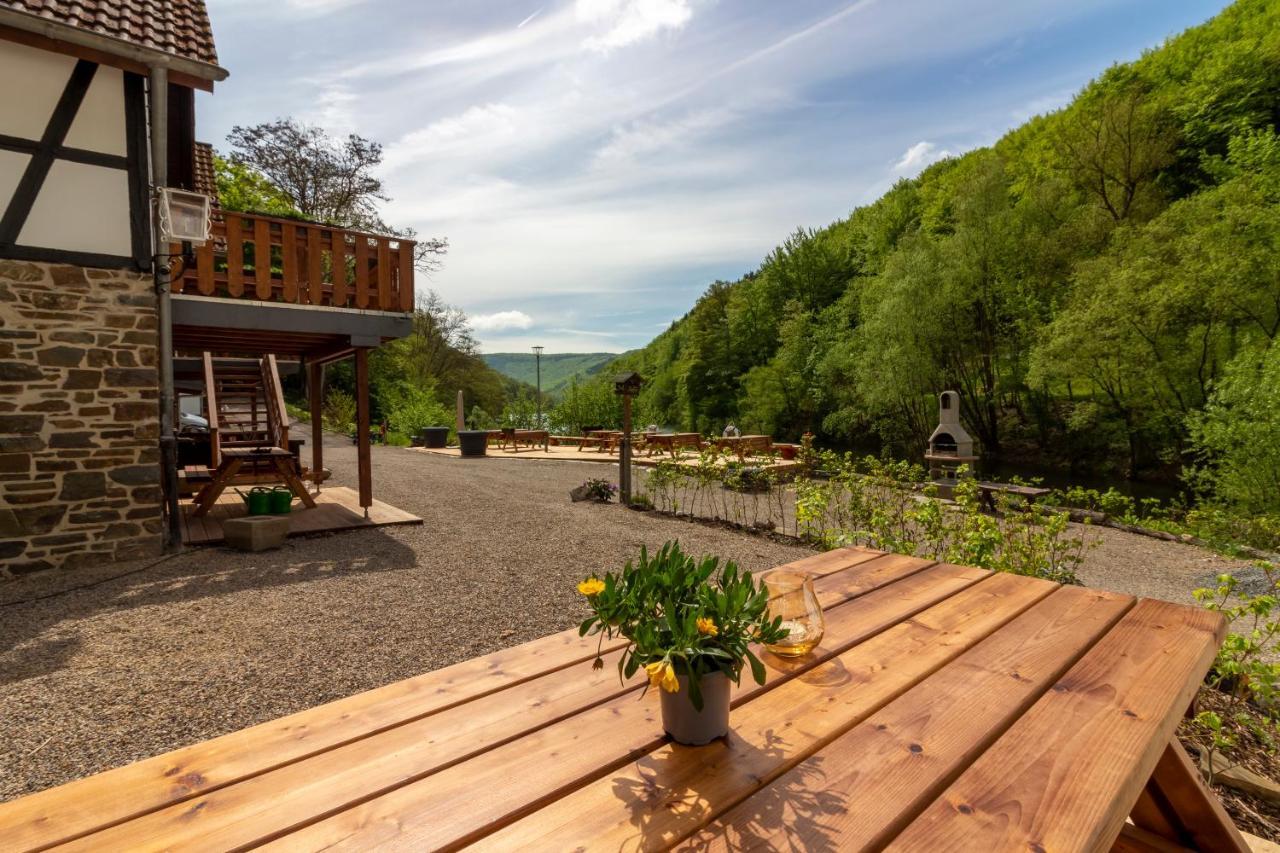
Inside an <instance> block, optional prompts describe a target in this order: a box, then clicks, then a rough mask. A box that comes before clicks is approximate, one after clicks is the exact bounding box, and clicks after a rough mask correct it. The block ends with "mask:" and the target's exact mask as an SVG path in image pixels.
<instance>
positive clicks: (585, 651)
mask: <svg viewBox="0 0 1280 853" xmlns="http://www.w3.org/2000/svg"><path fill="white" fill-rule="evenodd" d="M185 515H186V516H187V518H188V521H189V523H191V522H192V520H191V519H190V516H189V514H185ZM199 521H200V523H210V524H213V523H216V521H212V520H210V519H199ZM885 563H891V564H893V565H900V566H902V571H904V572H905V571H907V569H909V568H911V565H912V563H911V561H910V560H909V559H908V560H907V563H906V564H902V563H901V562H900V561H899V560H897V559H894V558H892V556H891V555H885V554H882V553H880V552H877V551H870V550H867V549H860V548H842V549H837V550H834V551H828V552H825V553H822V554H816V555H814V556H813V557H807V558H804V559H802V560H798V561H796V562H795V563H793V564H789V566H791V567H795V568H800V569H805V570H808V571H812V572H814V573H815V575H818V576H825V575H830V574H833V573H836V572H841V571H843V570H845V569H854V568H856V567H859V566H863V565H865V564H871V565H870V567H869V568H868V569H867V571H868V572H870V573H873V574H881V575H882V574H884V573H886V572H887V571H888V570H887V569H885V568H884V564H885ZM915 564H918V565H927V563H924V562H922V561H916V562H915ZM841 583H842V584H845V583H856V581H853V580H842V581H841ZM597 643H598V638H596V637H579V636H578V632H577V631H576V630H569V631H563V632H561V633H559V634H553V635H551V636H549V637H542V638H540V639H537V640H533V641H531V642H529V643H524V644H522V645H520V646H515V647H513V648H510V649H504V650H502V651H499V652H495V653H493V654H491V655H487V656H485V657H480V658H475V659H473V660H469V661H464V662H462V663H459V664H455V665H453V666H450V667H446V668H444V669H440V670H436V671H434V672H430V673H426V674H424V675H421V676H416V677H414V678H410V679H406V680H404V681H400V682H396V683H394V684H389V685H386V686H385V687H380V688H377V689H374V690H370V691H366V692H364V693H361V694H357V695H355V696H350V697H347V698H345V699H339V700H336V701H334V702H330V703H328V704H325V705H320V706H318V707H315V708H311V709H308V710H306V711H302V712H299V713H297V714H293V715H290V716H288V717H283V718H281V719H279V720H273V721H271V722H267V723H263V724H261V725H258V726H252V727H250V728H248V729H245V730H243V731H239V732H234V733H231V734H228V735H224V736H222V737H219V738H214V739H212V740H209V741H205V742H203V743H198V744H193V745H192V746H189V747H184V748H182V749H179V750H176V751H174V752H170V753H166V754H164V755H160V756H156V757H154V758H150V759H145V760H143V761H139V762H136V763H134V764H130V765H127V766H125V767H120V768H116V769H114V770H108V771H106V772H104V773H100V774H97V775H95V776H91V777H88V778H85V779H79V780H76V781H74V782H70V783H67V784H66V785H62V786H59V787H57V788H52V789H49V790H46V791H41V792H38V793H36V794H32V795H29V796H27V797H23V798H21V799H18V800H14V801H11V802H8V803H0V850H5V849H26V848H32V847H43V846H48V845H52V844H56V843H58V842H60V841H66V840H69V839H72V838H76V837H79V836H81V835H84V834H86V833H89V832H92V831H94V830H95V829H99V828H102V827H107V826H112V825H114V824H117V823H120V822H122V821H125V820H128V819H130V818H131V817H136V816H138V815H141V814H145V813H147V812H149V811H153V810H156V809H159V808H162V807H164V806H166V805H170V804H172V803H177V802H182V801H185V800H188V799H190V798H192V797H194V796H196V795H197V794H200V793H202V792H206V791H211V790H215V789H217V788H219V787H222V786H224V785H227V784H230V783H232V782H235V781H237V780H240V779H244V778H247V777H250V776H253V775H256V774H259V773H264V772H267V771H269V770H271V769H273V768H276V767H280V766H282V765H285V764H288V763H290V762H293V761H298V760H300V759H303V758H305V757H307V756H310V755H315V754H317V753H319V752H322V751H324V750H326V749H331V748H334V747H337V746H340V745H342V744H345V743H349V742H351V741H353V740H357V739H359V738H363V737H368V736H370V735H374V734H376V733H378V732H380V731H385V730H387V729H389V728H391V727H393V726H397V725H401V724H404V723H406V722H409V721H412V720H415V719H418V718H421V717H424V716H426V715H428V714H432V713H435V712H438V711H440V710H443V709H446V708H449V707H452V706H455V705H458V704H460V703H462V702H465V701H467V700H469V699H473V698H477V697H481V696H485V695H487V694H490V693H493V692H495V691H498V690H502V689H504V688H507V687H510V686H513V685H516V684H520V683H522V682H525V681H528V680H531V679H534V678H537V677H538V676H541V675H544V674H545V673H547V672H552V671H555V670H557V669H560V668H562V667H567V666H571V665H573V664H578V663H583V662H585V661H589V660H590V659H591V658H592V657H593V656H594V655H595V650H596V647H597ZM613 645H614V647H617V646H620V645H621V644H620V643H615V644H613Z"/></svg>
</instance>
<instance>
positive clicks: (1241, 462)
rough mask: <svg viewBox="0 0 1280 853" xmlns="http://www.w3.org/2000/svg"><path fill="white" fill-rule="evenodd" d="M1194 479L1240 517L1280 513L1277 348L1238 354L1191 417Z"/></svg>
mask: <svg viewBox="0 0 1280 853" xmlns="http://www.w3.org/2000/svg"><path fill="white" fill-rule="evenodd" d="M1191 435H1192V441H1193V442H1194V444H1195V446H1196V448H1197V449H1198V451H1199V452H1200V456H1201V459H1202V460H1203V461H1202V463H1201V465H1200V466H1198V467H1197V468H1196V481H1197V483H1198V485H1200V486H1201V488H1202V489H1203V490H1204V491H1205V492H1207V493H1209V494H1212V495H1215V496H1216V497H1218V498H1219V499H1220V500H1222V501H1223V502H1225V503H1226V504H1228V505H1229V506H1231V507H1234V508H1236V509H1237V510H1240V511H1241V512H1242V513H1243V514H1248V515H1263V514H1270V515H1272V516H1276V515H1280V344H1277V343H1275V342H1272V343H1271V344H1269V345H1268V346H1266V347H1265V348H1263V347H1251V348H1249V349H1246V350H1244V351H1243V352H1241V353H1240V355H1238V356H1237V357H1236V358H1235V359H1234V360H1233V361H1232V362H1231V364H1230V365H1228V367H1227V370H1226V372H1225V375H1224V376H1223V378H1222V379H1221V380H1220V381H1219V382H1218V384H1217V385H1216V387H1215V388H1214V391H1213V394H1212V396H1211V398H1210V400H1209V404H1208V405H1207V406H1206V407H1205V408H1204V410H1203V411H1202V412H1200V413H1199V414H1198V415H1197V416H1196V417H1194V418H1193V419H1192V430H1191Z"/></svg>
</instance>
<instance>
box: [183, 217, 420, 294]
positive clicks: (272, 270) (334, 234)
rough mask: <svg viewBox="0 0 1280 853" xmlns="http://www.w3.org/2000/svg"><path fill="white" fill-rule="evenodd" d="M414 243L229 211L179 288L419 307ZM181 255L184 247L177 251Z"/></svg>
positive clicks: (194, 291)
mask: <svg viewBox="0 0 1280 853" xmlns="http://www.w3.org/2000/svg"><path fill="white" fill-rule="evenodd" d="M413 248H414V243H413V241H412V240H402V239H400V238H398V237H387V236H383V235H379V234H367V233H365V232H362V231H353V230H350V229H345V228H335V227H333V226H329V225H317V224H315V223H312V222H298V221H296V220H292V219H278V218H275V217H271V216H257V215H253V214H248V213H232V212H225V213H223V214H222V215H221V217H220V218H219V219H217V220H215V221H214V223H213V238H212V239H211V240H209V241H208V242H206V243H205V244H204V245H203V246H201V247H199V248H197V249H196V250H195V263H194V264H190V263H188V265H187V267H186V268H185V269H183V271H182V273H181V274H180V275H178V276H176V277H175V278H174V281H173V292H174V293H186V294H198V295H200V296H218V297H223V298H227V299H258V300H262V301H264V302H283V303H288V304H291V305H320V306H329V307H335V308H367V309H370V310H375V311H397V312H408V311H412V310H413ZM174 251H175V253H176V252H177V251H178V250H177V249H176V248H175V249H174Z"/></svg>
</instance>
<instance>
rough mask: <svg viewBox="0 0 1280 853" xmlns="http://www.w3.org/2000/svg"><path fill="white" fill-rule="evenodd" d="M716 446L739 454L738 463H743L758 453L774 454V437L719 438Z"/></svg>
mask: <svg viewBox="0 0 1280 853" xmlns="http://www.w3.org/2000/svg"><path fill="white" fill-rule="evenodd" d="M715 445H716V447H719V448H721V449H724V450H732V451H733V452H734V453H735V454H737V456H738V461H742V460H744V459H746V458H747V457H748V456H753V455H755V454H756V453H762V454H767V453H770V452H772V451H773V437H772V436H768V435H742V436H730V437H728V438H717V439H716V440H715Z"/></svg>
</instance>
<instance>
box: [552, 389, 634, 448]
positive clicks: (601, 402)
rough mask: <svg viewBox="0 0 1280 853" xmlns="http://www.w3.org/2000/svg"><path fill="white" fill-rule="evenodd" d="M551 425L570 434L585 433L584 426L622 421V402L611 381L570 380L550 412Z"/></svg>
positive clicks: (605, 424) (602, 425)
mask: <svg viewBox="0 0 1280 853" xmlns="http://www.w3.org/2000/svg"><path fill="white" fill-rule="evenodd" d="M550 419H551V429H552V430H553V431H555V432H558V433H562V434H568V435H581V434H582V430H583V428H584V427H587V426H594V427H598V428H601V429H606V428H611V427H616V426H619V425H621V423H622V402H621V399H620V398H619V397H618V395H617V394H615V393H614V391H613V386H612V385H611V384H610V383H609V382H605V381H597V382H587V383H585V384H583V383H579V382H578V381H577V380H576V379H574V380H572V381H571V382H570V383H569V386H568V387H567V388H566V389H565V390H564V393H563V394H562V395H561V397H560V402H558V403H557V404H556V405H555V407H554V408H552V409H551V412H550Z"/></svg>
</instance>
